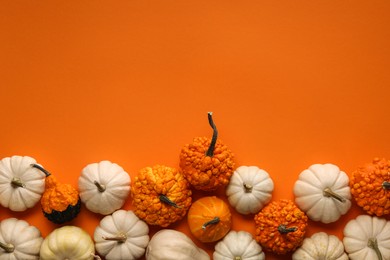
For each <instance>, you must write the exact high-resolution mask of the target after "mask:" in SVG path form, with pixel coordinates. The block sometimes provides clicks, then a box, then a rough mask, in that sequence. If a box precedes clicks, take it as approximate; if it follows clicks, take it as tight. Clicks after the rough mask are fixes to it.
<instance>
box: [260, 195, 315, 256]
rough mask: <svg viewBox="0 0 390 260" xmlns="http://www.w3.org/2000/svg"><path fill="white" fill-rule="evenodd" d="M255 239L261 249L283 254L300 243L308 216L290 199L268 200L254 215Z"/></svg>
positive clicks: (292, 249)
mask: <svg viewBox="0 0 390 260" xmlns="http://www.w3.org/2000/svg"><path fill="white" fill-rule="evenodd" d="M254 220H255V227H256V230H255V239H256V241H257V242H258V243H260V245H261V246H262V248H263V250H266V251H270V252H273V253H275V254H278V255H284V254H286V253H288V252H292V251H294V250H295V249H296V248H297V247H299V246H300V245H301V244H302V241H303V239H304V236H305V233H306V229H307V221H308V218H307V216H306V214H305V213H304V212H303V211H301V210H300V209H299V208H298V207H297V206H296V205H295V204H294V202H292V201H291V200H287V199H282V200H278V201H273V202H270V203H269V204H268V205H266V206H265V207H264V208H262V209H261V210H260V212H259V213H257V214H256V215H255V218H254Z"/></svg>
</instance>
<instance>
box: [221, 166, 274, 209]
mask: <svg viewBox="0 0 390 260" xmlns="http://www.w3.org/2000/svg"><path fill="white" fill-rule="evenodd" d="M273 190H274V183H273V181H272V179H271V178H270V176H269V174H268V173H267V172H266V171H264V170H262V169H259V168H258V167H257V166H240V167H238V168H237V169H236V170H235V171H234V173H233V175H232V177H231V178H230V181H229V184H228V186H227V188H226V195H227V197H228V200H229V203H230V205H231V206H232V207H234V208H235V209H236V210H237V211H238V212H239V213H241V214H251V213H252V214H255V213H257V212H259V211H260V209H262V208H263V207H264V205H265V204H267V203H268V202H269V201H270V200H271V198H272V192H273Z"/></svg>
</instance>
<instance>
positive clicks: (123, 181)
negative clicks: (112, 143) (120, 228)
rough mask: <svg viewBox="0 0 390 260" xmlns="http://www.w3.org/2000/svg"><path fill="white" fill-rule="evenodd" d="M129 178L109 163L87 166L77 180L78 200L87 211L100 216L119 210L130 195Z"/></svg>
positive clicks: (116, 166)
mask: <svg viewBox="0 0 390 260" xmlns="http://www.w3.org/2000/svg"><path fill="white" fill-rule="evenodd" d="M130 182H131V179H130V176H129V174H127V173H126V172H125V171H124V170H123V168H122V167H120V166H119V165H118V164H116V163H112V162H110V161H101V162H99V163H92V164H89V165H87V166H86V167H85V168H84V169H83V170H82V171H81V176H80V177H79V180H78V188H79V193H80V199H81V201H82V202H83V203H84V204H85V206H86V207H87V209H89V210H90V211H92V212H95V213H100V214H102V215H107V214H111V213H112V212H114V211H115V210H117V209H119V208H121V207H122V206H123V204H124V203H125V201H126V199H127V197H128V196H129V193H130Z"/></svg>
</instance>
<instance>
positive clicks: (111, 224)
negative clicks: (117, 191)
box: [94, 210, 149, 260]
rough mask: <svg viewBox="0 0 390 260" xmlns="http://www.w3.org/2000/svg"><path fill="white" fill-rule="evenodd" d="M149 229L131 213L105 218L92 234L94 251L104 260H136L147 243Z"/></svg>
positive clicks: (120, 213)
mask: <svg viewBox="0 0 390 260" xmlns="http://www.w3.org/2000/svg"><path fill="white" fill-rule="evenodd" d="M148 233H149V227H148V225H147V224H146V223H145V222H143V221H142V220H140V219H139V218H138V217H137V216H136V215H135V214H134V213H133V212H132V211H126V210H117V211H115V212H114V213H113V214H112V215H108V216H105V217H104V218H103V219H102V220H101V221H100V224H99V226H98V227H96V229H95V232H94V240H95V248H96V251H97V252H98V253H99V254H100V255H101V256H104V257H105V259H106V260H110V259H112V260H115V259H128V260H132V259H138V258H140V257H141V256H143V254H144V253H145V248H146V246H147V245H148V243H149V235H148Z"/></svg>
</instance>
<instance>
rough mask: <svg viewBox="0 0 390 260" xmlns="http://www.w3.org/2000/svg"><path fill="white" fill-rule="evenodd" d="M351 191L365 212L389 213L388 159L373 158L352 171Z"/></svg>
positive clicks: (372, 213)
mask: <svg viewBox="0 0 390 260" xmlns="http://www.w3.org/2000/svg"><path fill="white" fill-rule="evenodd" d="M350 186H351V193H352V196H353V197H354V199H355V201H356V203H357V205H358V206H360V207H361V208H362V209H363V210H364V211H365V212H366V213H367V214H369V215H376V216H378V217H381V216H386V215H389V214H390V202H389V201H390V160H386V159H384V158H382V159H380V158H374V159H373V160H372V162H371V163H366V164H364V165H362V166H359V167H358V168H357V169H356V170H355V171H353V172H352V176H351V181H350Z"/></svg>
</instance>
